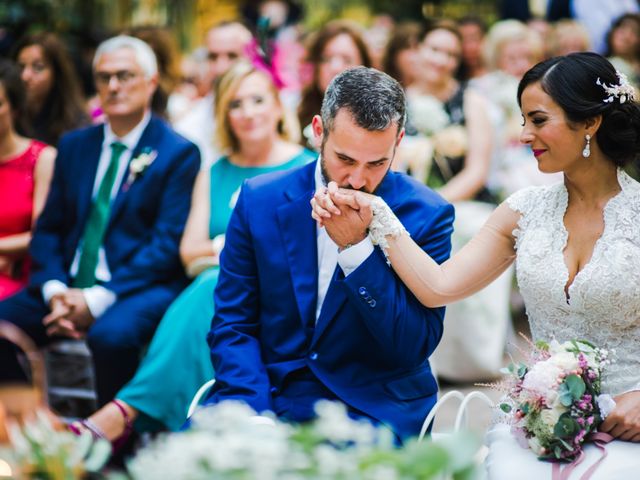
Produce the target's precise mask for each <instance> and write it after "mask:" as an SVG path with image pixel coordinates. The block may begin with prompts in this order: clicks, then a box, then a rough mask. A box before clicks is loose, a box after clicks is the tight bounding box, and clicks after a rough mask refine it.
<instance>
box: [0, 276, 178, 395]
mask: <svg viewBox="0 0 640 480" xmlns="http://www.w3.org/2000/svg"><path fill="white" fill-rule="evenodd" d="M178 293H179V292H176V291H175V289H173V288H167V287H164V286H155V287H151V288H148V289H146V290H144V291H143V292H140V293H136V294H135V295H130V296H126V297H123V298H119V299H118V300H117V301H116V303H114V304H113V305H112V306H111V307H110V308H109V309H107V310H106V311H105V313H104V314H103V315H102V316H100V317H99V318H98V319H96V320H95V322H94V323H93V325H92V326H91V328H89V331H88V332H87V336H86V340H87V344H88V345H89V349H90V350H91V353H92V355H93V362H94V368H95V372H96V390H97V394H98V403H99V405H100V406H102V405H104V404H106V403H108V402H109V401H111V400H112V399H113V398H114V396H115V394H116V393H117V392H118V390H119V389H120V388H121V387H122V386H123V385H124V384H125V383H127V382H128V381H129V380H130V379H131V377H133V375H134V373H135V371H136V368H137V367H138V363H139V362H140V358H141V355H142V350H143V348H144V347H145V346H146V345H147V344H148V343H149V341H150V340H151V337H152V335H153V333H154V331H155V329H156V326H157V325H158V323H159V321H160V319H161V318H162V315H163V314H164V312H165V310H166V309H167V307H168V306H169V304H170V303H171V302H172V301H173V299H174V298H175V297H176V295H177V294H178ZM48 313H49V308H48V306H47V305H46V304H45V303H44V301H43V299H42V297H41V295H40V293H39V292H34V291H30V290H22V291H21V292H19V293H17V294H16V295H14V296H12V297H10V298H7V299H6V300H4V301H2V302H0V319H1V320H7V321H9V322H11V323H13V324H15V325H17V326H18V327H20V328H21V329H22V330H24V331H25V332H26V333H27V335H29V336H30V337H31V338H32V339H33V341H34V342H35V343H36V344H37V345H38V346H45V345H47V344H49V343H51V342H52V341H55V340H58V339H60V338H62V337H49V336H47V334H46V330H45V327H44V326H43V324H42V318H43V317H44V316H46V315H47V314H48ZM185 321H187V319H185ZM25 379H26V376H25V374H24V371H23V370H22V368H21V366H20V364H19V362H18V360H17V357H16V349H15V348H14V347H13V345H11V344H9V343H8V342H5V341H1V342H0V382H6V381H15V380H18V381H19V380H25Z"/></svg>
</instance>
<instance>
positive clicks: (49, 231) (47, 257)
mask: <svg viewBox="0 0 640 480" xmlns="http://www.w3.org/2000/svg"><path fill="white" fill-rule="evenodd" d="M68 144H69V139H68V137H62V139H61V140H60V144H59V145H58V154H57V156H56V162H55V167H54V173H53V178H52V179H51V186H50V188H49V194H48V196H47V201H46V203H45V206H44V208H43V210H42V213H41V214H40V217H38V221H37V222H36V227H35V229H34V232H33V237H32V239H31V243H30V246H29V254H30V256H31V259H32V262H33V267H32V272H31V279H30V285H31V286H33V287H35V288H39V287H40V286H41V285H42V284H44V283H45V282H46V281H48V280H60V281H61V282H62V283H64V284H68V283H69V273H68V271H67V268H66V267H65V260H64V258H65V254H64V239H65V237H66V235H67V226H66V217H65V215H68V209H67V208H66V205H65V198H64V192H65V191H66V181H67V179H65V172H66V171H67V170H68V169H67V168H66V166H67V165H68V161H67V156H68V154H69V148H68V146H69V145H68Z"/></svg>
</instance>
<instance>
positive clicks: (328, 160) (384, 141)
mask: <svg viewBox="0 0 640 480" xmlns="http://www.w3.org/2000/svg"><path fill="white" fill-rule="evenodd" d="M312 126H313V132H314V136H315V137H316V141H317V142H318V145H319V146H320V154H321V162H322V163H321V167H322V174H323V176H324V178H325V180H326V181H327V182H329V181H334V182H336V183H337V184H338V185H339V186H340V187H342V188H349V189H353V190H361V191H363V192H368V193H373V192H375V190H376V188H378V185H380V183H381V182H382V179H383V178H384V176H385V175H386V174H387V172H388V171H389V168H390V167H391V162H392V161H393V157H394V155H395V152H396V147H397V146H398V143H400V140H401V139H402V136H403V135H404V131H402V132H400V133H398V126H397V124H395V123H394V124H392V125H390V126H389V128H387V129H386V130H381V131H370V130H367V129H364V128H362V127H360V126H358V125H357V124H356V123H355V121H354V120H353V117H352V116H351V113H350V112H349V111H347V110H345V109H342V110H339V111H338V113H337V115H336V117H335V119H334V121H333V128H332V129H331V131H329V132H326V133H325V132H324V131H323V126H322V119H321V118H320V117H319V116H317V115H316V116H315V117H314V118H313V122H312Z"/></svg>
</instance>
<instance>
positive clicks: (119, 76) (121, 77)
mask: <svg viewBox="0 0 640 480" xmlns="http://www.w3.org/2000/svg"><path fill="white" fill-rule="evenodd" d="M94 77H95V79H96V83H97V84H98V85H109V83H111V79H112V78H113V77H116V80H118V83H119V84H120V85H126V84H128V83H131V82H132V81H133V80H134V79H135V78H136V77H138V74H137V73H134V72H131V71H129V70H119V71H117V72H114V73H109V72H96V73H95V75H94Z"/></svg>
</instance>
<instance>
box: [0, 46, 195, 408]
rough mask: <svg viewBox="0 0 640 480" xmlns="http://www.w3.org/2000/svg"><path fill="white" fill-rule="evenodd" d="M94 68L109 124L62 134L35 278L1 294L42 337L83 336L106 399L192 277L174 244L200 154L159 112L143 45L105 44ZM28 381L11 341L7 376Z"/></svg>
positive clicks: (2, 357) (1, 376)
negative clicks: (15, 291)
mask: <svg viewBox="0 0 640 480" xmlns="http://www.w3.org/2000/svg"><path fill="white" fill-rule="evenodd" d="M94 76H95V81H96V86H97V90H98V94H99V96H100V100H101V105H102V108H103V110H104V113H105V115H106V119H107V122H106V123H105V124H104V125H98V126H94V127H89V128H86V129H83V130H77V131H74V132H71V133H69V134H68V135H66V136H65V137H63V139H62V140H61V141H60V145H59V150H58V156H57V159H56V165H55V173H54V176H53V181H52V184H51V188H50V191H49V196H48V199H47V202H46V205H45V208H44V210H43V212H42V215H41V216H40V218H39V220H38V222H37V225H36V228H35V231H34V234H33V239H32V242H31V249H30V253H31V256H32V258H33V269H32V275H31V279H30V285H29V286H28V287H27V288H26V289H24V290H23V291H21V292H19V293H18V294H16V295H15V296H13V297H11V298H9V299H7V300H5V301H3V302H0V319H3V320H8V321H10V322H13V323H15V324H16V325H18V326H19V327H21V328H22V329H24V330H25V331H26V332H27V333H28V334H29V335H30V336H31V337H32V338H33V339H34V340H35V342H36V343H37V344H38V345H45V344H47V343H49V342H50V341H51V340H52V339H54V338H56V337H57V338H59V337H71V338H83V337H86V339H87V342H88V345H89V347H90V349H91V350H92V353H93V359H94V364H95V370H96V383H97V392H98V400H99V403H100V404H104V403H106V402H107V401H109V400H111V399H112V398H113V397H114V394H115V393H116V392H117V390H118V389H119V388H120V387H121V386H122V385H124V384H125V383H126V382H127V381H128V380H129V379H130V378H131V377H132V376H133V373H134V372H135V370H136V367H137V365H138V362H139V359H140V356H141V351H142V349H143V348H144V346H145V345H146V344H147V343H148V342H149V340H150V338H151V336H152V335H153V332H154V330H155V327H156V325H157V323H158V322H159V320H160V318H161V317H162V315H163V313H164V311H165V309H166V308H167V306H168V305H169V304H170V303H171V302H172V300H173V299H174V298H175V297H176V296H177V295H178V293H179V292H180V291H181V290H182V289H183V288H184V287H185V286H186V284H187V279H186V277H185V275H184V273H183V270H182V267H181V264H180V260H179V254H178V246H179V241H180V236H181V234H182V230H183V227H184V224H185V222H186V218H187V215H188V211H189V207H190V201H191V189H192V186H193V182H194V180H195V176H196V174H197V172H198V170H199V166H200V155H199V152H198V149H197V148H196V147H195V146H194V145H193V144H192V143H190V142H188V141H187V140H185V139H184V138H182V137H180V136H179V135H177V134H176V133H174V132H173V131H172V130H171V129H170V128H169V126H168V125H167V124H166V123H164V121H162V120H160V119H158V118H155V117H154V116H153V115H151V112H150V104H151V97H152V95H153V93H154V91H155V89H156V86H157V66H156V59H155V55H154V54H153V51H152V50H151V48H150V47H149V46H148V45H147V44H146V43H144V42H142V41H140V40H138V39H135V38H131V37H125V36H120V37H114V38H112V39H110V40H107V41H106V42H104V43H103V44H101V45H100V47H99V48H98V50H97V52H96V57H95V60H94ZM23 377H24V374H23V373H22V372H21V370H20V368H19V365H18V363H17V361H16V357H15V352H14V351H13V349H11V348H10V346H9V345H7V344H0V380H5V381H6V380H20V379H21V378H23Z"/></svg>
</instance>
